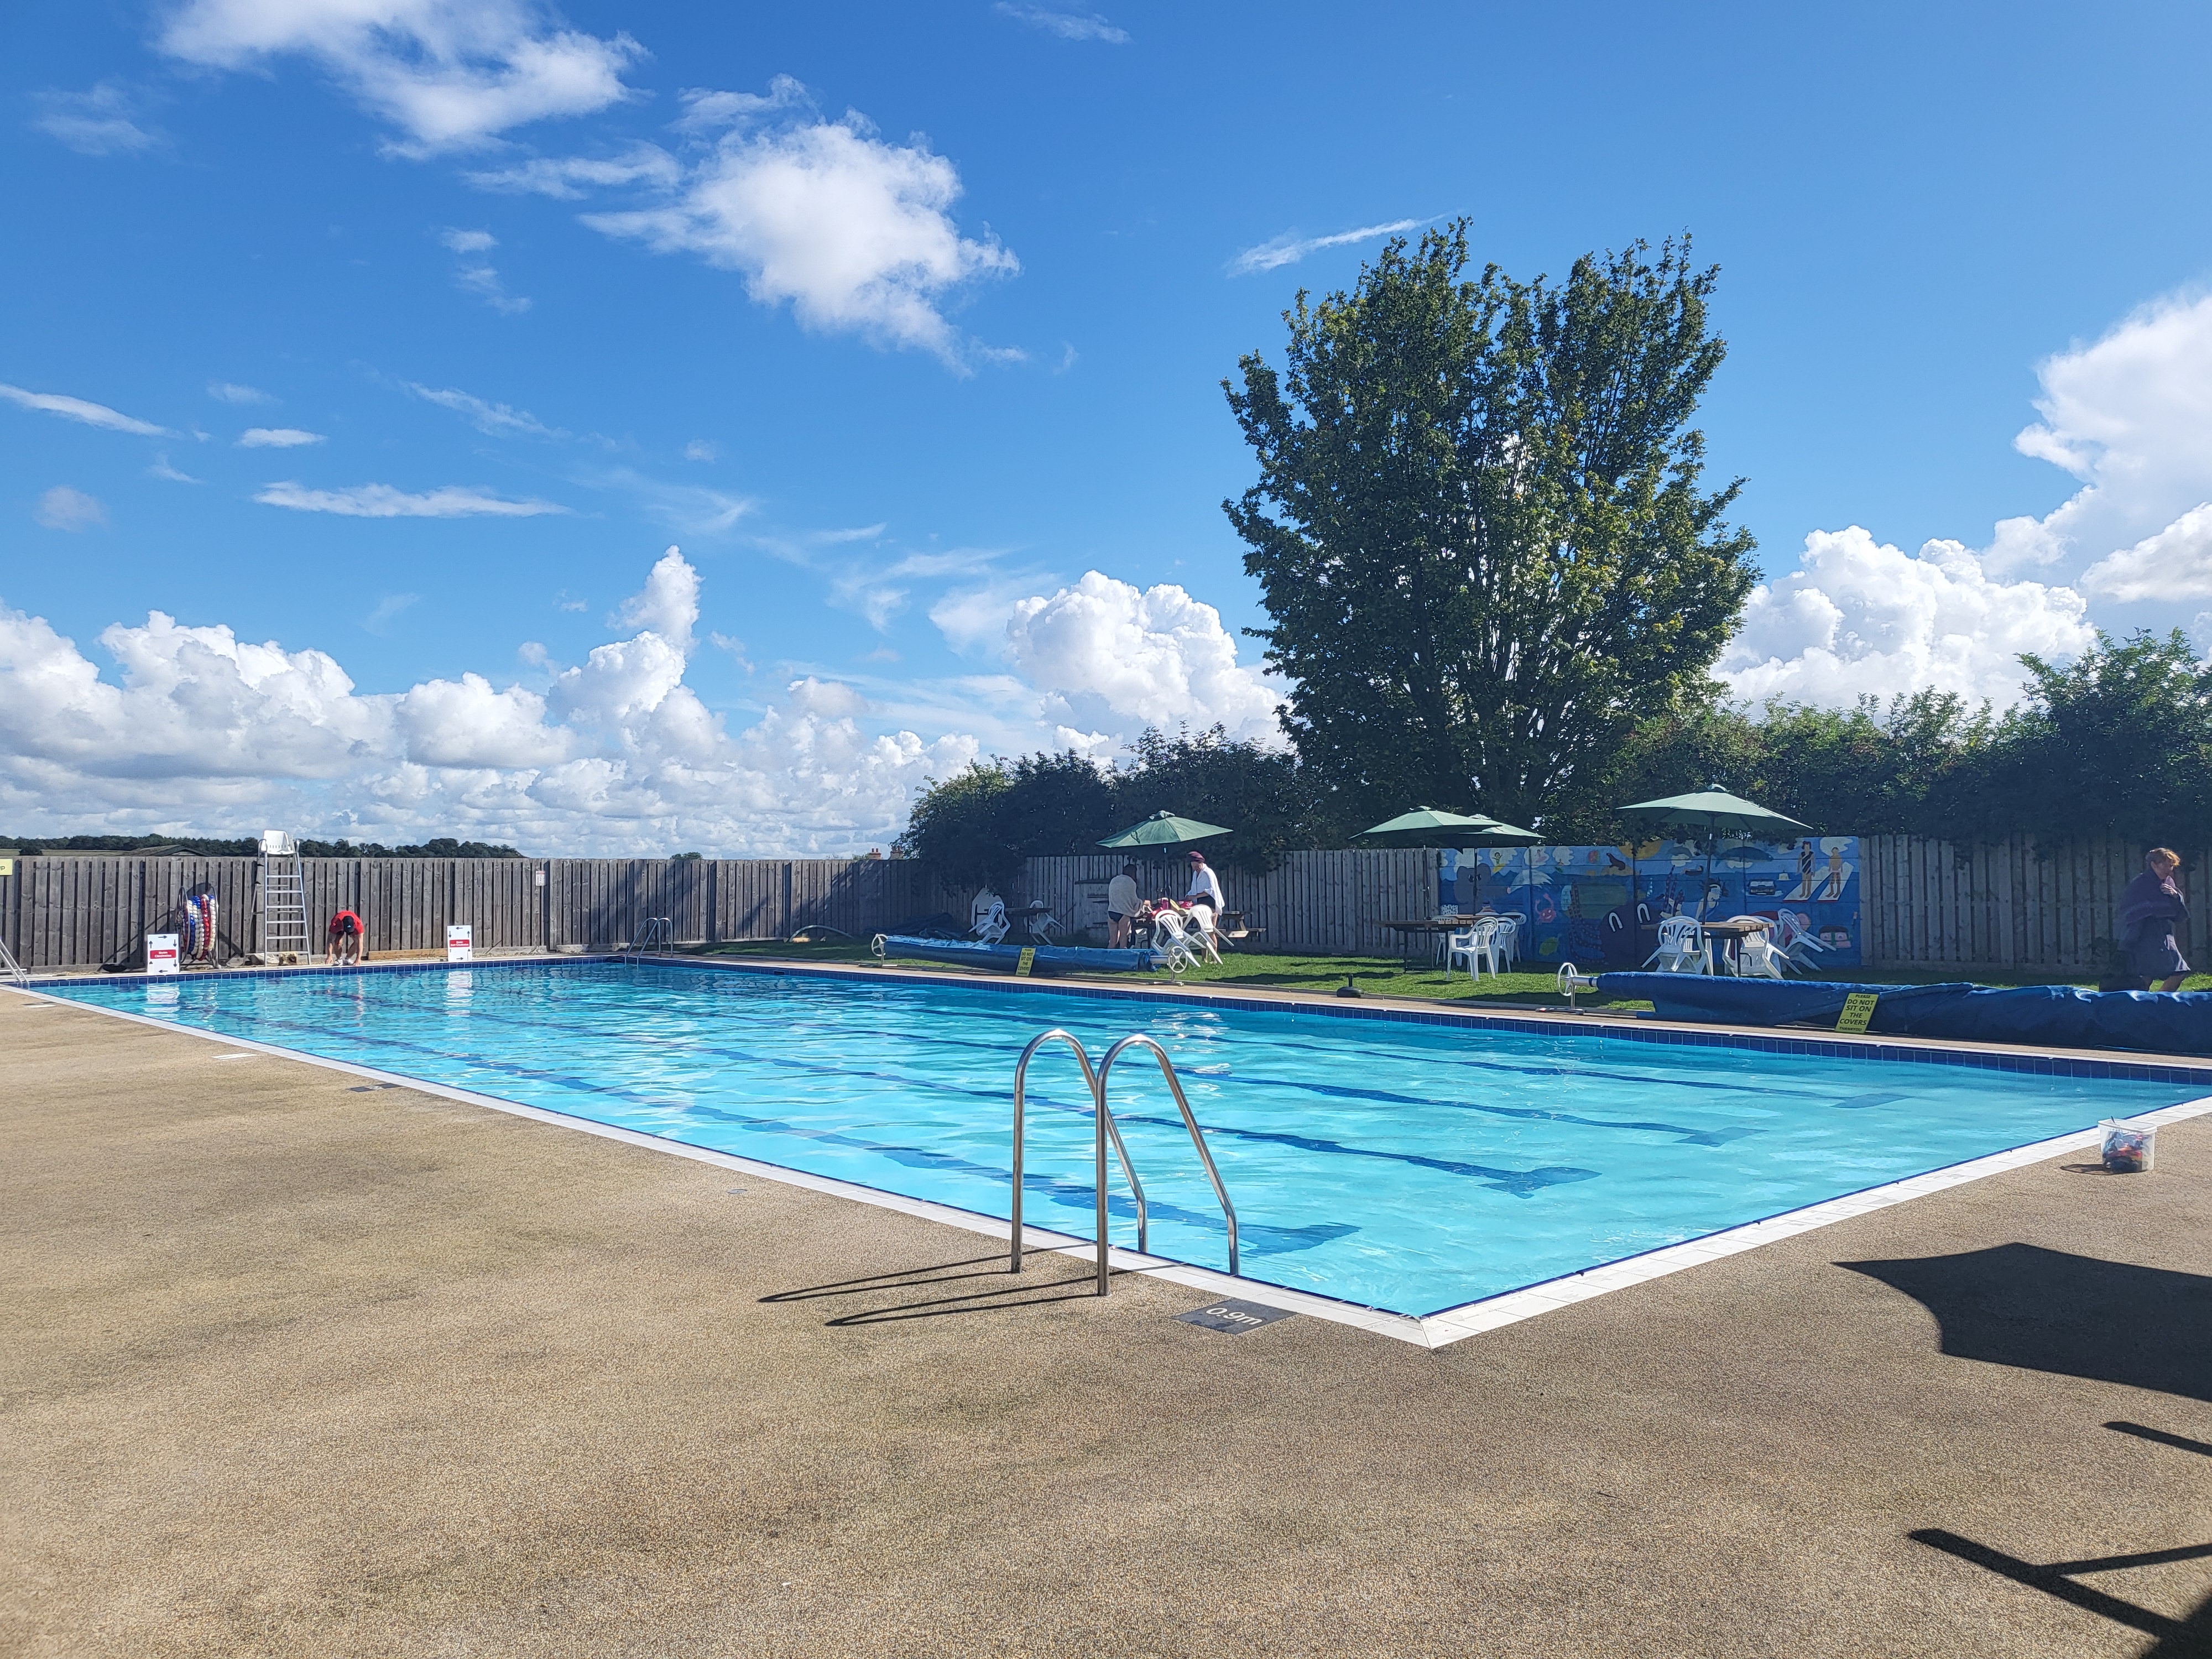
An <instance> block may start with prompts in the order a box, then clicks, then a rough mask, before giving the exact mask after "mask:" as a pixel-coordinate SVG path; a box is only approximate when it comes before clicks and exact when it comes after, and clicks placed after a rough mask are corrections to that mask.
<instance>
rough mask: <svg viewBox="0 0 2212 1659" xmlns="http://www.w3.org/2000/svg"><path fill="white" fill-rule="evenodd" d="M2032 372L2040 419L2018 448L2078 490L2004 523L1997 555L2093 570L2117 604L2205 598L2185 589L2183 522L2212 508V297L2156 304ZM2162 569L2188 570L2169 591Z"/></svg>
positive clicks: (2191, 542) (2008, 563)
mask: <svg viewBox="0 0 2212 1659" xmlns="http://www.w3.org/2000/svg"><path fill="white" fill-rule="evenodd" d="M2036 372H2037V378H2038V379H2039V381H2040V382H2041V386H2042V392H2041V395H2040V396H2039V397H2038V398H2036V400H2035V406H2036V409H2037V411H2038V412H2039V414H2041V416H2043V418H2042V420H2040V421H2039V422H2037V423H2036V424H2034V425H2033V426H2031V427H2029V428H2027V429H2026V430H2025V431H2023V432H2021V434H2020V435H2019V436H2018V437H2017V438H2015V440H2014V447H2015V448H2017V449H2018V450H2019V451H2020V452H2021V453H2022V454H2025V455H2032V456H2034V457H2036V458H2037V459H2039V460H2045V461H2049V462H2051V464H2052V465H2055V466H2059V467H2063V468H2064V469H2065V470H2066V471H2069V472H2070V473H2072V474H2073V475H2074V476H2075V477H2077V478H2079V479H2081V481H2082V487H2081V489H2079V490H2077V491H2076V492H2075V494H2074V495H2072V496H2070V497H2069V499H2068V500H2067V501H2065V502H2064V504H2063V505H2062V506H2060V507H2058V508H2057V510H2056V511H2055V512H2052V513H2048V514H2046V515H2045V516H2044V517H2042V518H2040V519H2036V518H2016V519H2008V520H2004V521H2003V522H2002V523H2001V524H1999V525H1998V526H1997V534H1996V541H1995V542H1994V543H1993V544H1992V546H1991V548H1990V555H1991V557H1992V558H1993V559H1995V560H1996V562H1997V563H1998V565H1999V566H2000V568H2005V569H2019V568H2030V567H2043V568H2051V569H2056V570H2058V571H2060V572H2061V573H2064V572H2069V571H2075V570H2078V569H2079V568H2081V565H2082V563H2083V562H2085V561H2094V562H2096V573H2097V574H2093V575H2089V576H2087V578H2086V579H2085V580H2086V583H2087V586H2088V587H2089V589H2090V591H2091V592H2099V593H2102V594H2106V595H2109V596H2111V597H2112V598H2114V599H2118V598H2121V597H2122V596H2123V595H2128V596H2132V597H2135V598H2146V599H2147V598H2159V597H2179V595H2180V594H2181V593H2183V592H2187V593H2195V592H2199V591H2201V590H2199V589H2197V588H2196V587H2194V586H2190V585H2189V584H2190V580H2191V579H2190V578H2189V577H2188V575H2187V568H2188V566H2189V563H2190V562H2191V559H2192V558H2193V557H2195V556H2196V555H2195V553H2194V552H2193V549H2194V548H2195V546H2196V545H2197V543H2196V540H2195V538H2193V537H2192V535H2191V533H2190V532H2187V531H2185V530H2183V529H2182V528H2181V524H2182V520H2185V519H2186V518H2188V517H2189V516H2190V515H2191V513H2195V512H2197V511H2199V510H2201V509H2203V508H2204V507H2206V506H2207V504H2208V503H2212V295H2193V296H2192V295H2168V296H2166V297H2165V298H2162V299H2160V300H2157V301H2153V302H2152V303H2151V304H2149V305H2147V306H2145V307H2142V308H2141V309H2140V310H2137V311H2136V312H2135V313H2132V314H2130V316H2128V317H2126V318H2124V319H2122V320H2121V321H2120V322H2119V323H2118V325H2116V326H2114V327H2113V328H2112V330H2110V331H2108V332H2106V334H2105V335H2104V337H2102V338H2100V339H2099V340H2097V341H2095V342H2093V343H2091V344H2089V345H2086V346H2078V347H2075V348H2074V349H2071V350H2068V351H2063V352H2060V353H2058V354H2057V356H2053V357H2051V358H2049V359H2048V360H2046V361H2045V362H2043V363H2041V364H2040V365H2039V366H2038V368H2037V371H2036ZM2168 532H2172V533H2171V534H2169V533H2168ZM2161 538H2163V539H2161ZM2116 558H2117V559H2118V561H2119V562H2118V563H2117V564H2113V563H2111V561H2112V560H2113V559H2116ZM2166 562H2174V563H2175V564H2176V567H2177V568H2178V569H2179V571H2180V572H2181V573H2182V574H2181V575H2180V577H2179V580H2180V582H2181V586H2179V587H2178V588H2175V589H2174V590H2173V592H2172V594H2168V593H2167V592H2166V588H2165V586H2163V580H2164V579H2163V577H2162V576H2161V574H2160V572H2161V570H2162V569H2163V568H2164V565H2165V563H2166Z"/></svg>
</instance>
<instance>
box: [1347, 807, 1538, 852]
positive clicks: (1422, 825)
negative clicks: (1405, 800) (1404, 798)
mask: <svg viewBox="0 0 2212 1659" xmlns="http://www.w3.org/2000/svg"><path fill="white" fill-rule="evenodd" d="M1359 833H1360V834H1361V835H1363V836H1405V837H1407V839H1408V840H1414V839H1415V838H1416V837H1418V838H1419V839H1418V840H1417V841H1415V844H1416V845H1418V846H1422V847H1522V846H1526V845H1528V844H1529V843H1531V842H1540V841H1541V840H1543V839H1544V838H1543V837H1542V836H1540V835H1538V834H1537V833H1536V832H1535V831H1534V829H1519V828H1517V827H1516V826H1515V825H1513V824H1510V823H1500V822H1499V821H1498V819H1496V818H1492V817H1484V816H1483V815H1482V814H1481V813H1480V812H1477V813H1475V814H1474V815H1473V816H1472V817H1469V816H1468V814H1466V813H1464V812H1445V811H1438V810H1437V808H1436V807H1433V806H1417V807H1415V808H1414V809H1413V811H1410V812H1401V813H1400V814H1398V816H1397V817H1395V818H1392V819H1390V820H1389V822H1388V823H1377V824H1374V825H1371V826H1370V827H1369V828H1367V829H1362V830H1361V831H1360V832H1359Z"/></svg>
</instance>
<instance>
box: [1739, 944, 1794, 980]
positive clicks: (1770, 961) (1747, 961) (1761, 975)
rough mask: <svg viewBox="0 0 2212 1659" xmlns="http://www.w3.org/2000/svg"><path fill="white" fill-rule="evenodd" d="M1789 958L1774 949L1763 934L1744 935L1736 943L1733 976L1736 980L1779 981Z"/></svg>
mask: <svg viewBox="0 0 2212 1659" xmlns="http://www.w3.org/2000/svg"><path fill="white" fill-rule="evenodd" d="M1788 961H1789V958H1788V957H1785V956H1784V955H1783V954H1782V952H1781V951H1778V950H1776V949H1775V948H1774V941H1773V940H1772V939H1770V938H1769V937H1768V936H1767V935H1766V934H1765V933H1746V934H1745V935H1744V936H1743V937H1742V938H1741V939H1738V940H1737V941H1736V947H1735V976H1736V977H1737V978H1738V979H1780V978H1781V977H1782V969H1783V966H1784V963H1787V962H1788Z"/></svg>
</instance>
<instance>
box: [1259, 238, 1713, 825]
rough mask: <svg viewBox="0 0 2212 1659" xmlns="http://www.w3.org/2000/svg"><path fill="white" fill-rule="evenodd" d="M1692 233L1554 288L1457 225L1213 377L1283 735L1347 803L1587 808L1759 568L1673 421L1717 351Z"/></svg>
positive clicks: (1701, 451)
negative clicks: (1229, 432)
mask: <svg viewBox="0 0 2212 1659" xmlns="http://www.w3.org/2000/svg"><path fill="white" fill-rule="evenodd" d="M1689 256H1690V249H1689V243H1688V241H1687V240H1686V239H1685V240H1683V241H1681V242H1680V243H1675V242H1672V241H1670V242H1668V244H1667V245H1666V246H1664V247H1662V249H1661V250H1660V251H1659V253H1658V255H1657V256H1656V258H1652V257H1651V255H1650V249H1649V248H1648V247H1647V246H1644V244H1641V243H1638V244H1637V245H1636V246H1632V247H1631V248H1630V249H1629V250H1628V251H1626V252H1623V253H1619V254H1615V255H1612V256H1609V257H1607V258H1598V257H1596V256H1595V255H1591V256H1589V257H1586V258H1582V259H1579V260H1577V262H1576V263H1575V265H1574V268H1573V270H1571V271H1570V272H1569V274H1568V276H1567V279H1566V281H1565V283H1560V284H1557V285H1553V284H1552V283H1547V281H1546V280H1545V279H1544V278H1542V277H1539V278H1537V279H1536V280H1535V281H1534V282H1529V283H1520V282H1516V281H1514V280H1513V279H1512V278H1510V277H1509V276H1505V275H1504V273H1503V272H1501V271H1500V270H1498V268H1497V267H1496V266H1495V265H1492V266H1490V267H1488V268H1486V270H1483V272H1482V273H1481V275H1480V276H1469V275H1468V246H1467V226H1466V222H1464V221H1462V222H1458V223H1455V224H1454V225H1452V226H1450V227H1449V228H1445V229H1443V230H1437V231H1431V232H1430V233H1428V234H1425V235H1424V236H1423V237H1422V238H1421V240H1420V243H1419V246H1418V247H1414V248H1411V249H1409V248H1408V247H1407V244H1406V243H1405V242H1404V241H1403V240H1397V241H1394V242H1392V243H1390V244H1389V246H1387V247H1386V248H1385V250H1384V251H1383V254H1382V257H1381V258H1378V259H1377V260H1376V262H1375V264H1373V265H1372V266H1370V267H1369V268H1368V269H1367V270H1364V272H1363V273H1362V275H1361V278H1360V282H1359V285H1358V289H1357V290H1356V291H1355V292H1353V293H1352V294H1350V295H1345V294H1336V295H1330V296H1329V297H1328V299H1326V300H1323V301H1321V302H1320V303H1319V304H1317V305H1314V304H1310V303H1309V301H1308V298H1307V295H1305V294H1304V292H1301V293H1300V294H1299V295H1298V297H1297V306H1296V307H1295V308H1294V309H1293V310H1291V311H1290V312H1287V313H1285V321H1286V322H1287V323H1288V324H1289V325H1290V342H1289V348H1288V351H1287V354H1286V355H1287V362H1286V364H1285V368H1284V369H1283V371H1282V372H1281V373H1278V372H1277V371H1276V370H1275V369H1274V368H1273V367H1271V366H1270V365H1269V364H1268V363H1267V362H1266V361H1265V359H1264V358H1263V357H1261V356H1260V354H1258V353H1256V352H1255V353H1253V354H1251V355H1249V356H1246V357H1244V358H1243V359H1242V360H1241V361H1240V364H1239V367H1240V368H1241V369H1242V372H1243V384H1242V386H1241V387H1240V386H1237V384H1235V383H1233V382H1231V381H1228V380H1225V381H1224V382H1223V383H1222V385H1223V388H1224V390H1225V391H1226V392H1227V393H1228V395H1229V402H1230V406H1231V409H1233V410H1235V412H1236V416H1237V422H1238V424H1239V425H1240V426H1241V427H1242V428H1243V432H1244V436H1245V439H1246V441H1248V442H1249V443H1250V445H1251V446H1252V448H1253V451H1254V453H1255V454H1256V456H1257V457H1258V459H1259V464H1260V479H1259V482H1258V483H1255V485H1254V486H1253V487H1252V488H1251V489H1249V490H1248V491H1246V492H1245V494H1244V496H1243V499H1242V500H1241V501H1234V502H1225V503H1223V506H1224V507H1225V510H1226V511H1227V513H1228V514H1229V517H1230V520H1231V523H1232V524H1234V525H1235V526H1236V527H1237V533H1238V534H1239V535H1240V536H1241V537H1243V540H1244V542H1245V544H1246V546H1247V549H1248V551H1247V552H1246V554H1245V559H1244V564H1245V568H1246V569H1247V570H1248V571H1249V572H1250V573H1251V574H1253V575H1254V576H1255V577H1257V578H1258V579H1259V580H1260V583H1261V592H1262V598H1263V600H1264V603H1265V604H1266V606H1267V613H1268V616H1269V618H1270V620H1271V625H1270V626H1269V627H1267V628H1265V629H1255V630H1253V632H1254V634H1255V636H1256V637H1257V638H1259V639H1261V640H1262V641H1265V642H1266V645H1267V656H1268V659H1269V661H1270V662H1271V663H1272V664H1273V665H1274V666H1275V667H1276V668H1277V669H1278V670H1279V671H1280V672H1282V673H1283V674H1284V675H1285V677H1286V678H1289V679H1290V680H1291V681H1292V682H1293V683H1294V684H1295V686H1296V690H1295V691H1294V692H1293V693H1292V696H1291V704H1290V708H1289V709H1288V711H1287V712H1286V714H1285V727H1286V729H1287V731H1288V732H1289V734H1290V736H1291V740H1292V741H1293V742H1294V743H1295V744H1297V749H1298V752H1299V756H1300V757H1301V759H1302V760H1304V762H1305V763H1308V764H1309V765H1310V766H1311V767H1312V768H1313V769H1314V770H1315V772H1316V774H1317V775H1319V777H1320V778H1321V779H1322V780H1324V781H1326V784H1327V786H1328V787H1331V788H1334V789H1335V790H1337V791H1340V792H1341V793H1343V794H1344V795H1346V797H1348V798H1350V799H1352V800H1354V801H1357V802H1358V803H1359V804H1360V805H1361V806H1362V807H1363V808H1364V810H1371V811H1376V812H1384V811H1397V810H1400V809H1402V808H1404V807H1407V806H1412V805H1420V804H1426V805H1435V806H1466V805H1479V806H1480V807H1481V808H1482V809H1483V810H1486V811H1491V812H1493V813H1495V814H1496V815H1497V816H1498V817H1504V818H1507V819H1510V820H1511V821H1514V822H1516V823H1527V822H1528V821H1529V820H1530V819H1532V818H1539V817H1544V816H1546V815H1547V813H1559V812H1565V811H1569V810H1571V809H1572V808H1575V807H1577V806H1580V807H1583V809H1584V810H1587V798H1588V797H1589V794H1590V793H1592V792H1593V791H1594V790H1595V788H1596V787H1598V786H1599V784H1600V783H1601V778H1602V773H1603V771H1604V769H1605V768H1606V765H1607V763H1608V762H1609V760H1610V759H1611V757H1612V756H1613V751H1614V749H1615V746H1616V745H1617V744H1619V743H1620V739H1621V738H1622V737H1623V736H1624V734H1625V733H1626V732H1627V731H1628V730H1629V729H1630V728H1631V727H1632V726H1633V725H1634V724H1635V722H1636V721H1637V720H1638V719H1639V718H1641V717H1643V716H1645V715H1649V714H1656V713H1659V712H1660V711H1662V710H1665V709H1668V708H1675V707H1678V706H1679V705H1680V699H1681V698H1682V697H1683V696H1685V695H1687V694H1694V693H1696V692H1699V691H1702V690H1704V688H1705V685H1706V679H1705V673H1706V670H1707V669H1708V668H1710V667H1711V665H1712V662H1713V660H1714V659H1715V658H1716V657H1717V655H1718V654H1719V652H1720V649H1721V647H1722V645H1723V643H1724V642H1725V641H1726V640H1727V638H1728V636H1729V634H1730V632H1731V631H1733V629H1734V628H1735V623H1736V618H1737V617H1738V614H1739V612H1740V611H1741V607H1742V605H1743V601H1744V599H1745V596H1746V595H1747V593H1748V592H1749V591H1750V587H1751V584H1752V580H1753V572H1752V568H1751V565H1750V562H1749V556H1750V553H1751V550H1752V547H1753V543H1752V539H1751V538H1750V537H1749V536H1748V535H1747V534H1746V533H1744V532H1741V530H1736V529H1732V528H1730V527H1729V526H1728V525H1727V524H1725V523H1724V522H1723V513H1725V512H1726V511H1727V509H1728V507H1729V503H1730V502H1731V501H1734V500H1735V495H1736V492H1737V490H1738V489H1739V488H1740V487H1741V480H1738V481H1737V482H1736V483H1730V484H1729V485H1727V486H1725V487H1724V488H1723V489H1717V490H1707V489H1704V488H1703V487H1702V484H1701V477H1702V473H1703V470H1704V456H1705V440H1704V436H1703V435H1702V434H1701V433H1699V431H1698V430H1696V429H1695V428H1693V427H1692V426H1691V424H1690V422H1691V419H1692V416H1693V414H1694V413H1695V411H1696V409H1697V405H1698V400H1699V397H1700V396H1701V395H1702V394H1703V393H1704V392H1705V387H1706V385H1707V383H1708V382H1709V381H1710V380H1711V378H1712V375H1713V371H1714V370H1715V369H1716V368H1717V367H1718V366H1719V364H1720V361H1721V358H1722V356H1723V353H1724V351H1725V349H1726V348H1725V347H1724V345H1723V343H1722V342H1721V341H1720V340H1719V339H1718V338H1717V337H1714V336H1713V335H1711V333H1710V332H1709V331H1708V329H1707V323H1706V314H1705V307H1706V300H1707V297H1708V296H1709V295H1711V291H1712V288H1713V283H1714V279H1715V272H1714V271H1713V270H1696V269H1694V268H1693V267H1692V265H1691V264H1690V257H1689Z"/></svg>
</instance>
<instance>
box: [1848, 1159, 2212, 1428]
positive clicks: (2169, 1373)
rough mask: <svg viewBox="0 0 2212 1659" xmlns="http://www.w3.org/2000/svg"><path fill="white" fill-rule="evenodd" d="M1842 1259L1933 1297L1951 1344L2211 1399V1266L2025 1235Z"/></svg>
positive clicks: (1909, 1291)
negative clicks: (2125, 1257)
mask: <svg viewBox="0 0 2212 1659" xmlns="http://www.w3.org/2000/svg"><path fill="white" fill-rule="evenodd" d="M2129 1178H2130V1179H2135V1180H2140V1179H2143V1178H2144V1177H2142V1176H2130V1177H2129ZM1836 1265H1837V1266H1838V1267H1848V1268H1850V1270H1851V1271H1852V1272H1853V1273H1864V1274H1866V1275H1867V1276H1868V1277H1869V1278H1870V1279H1880V1280H1881V1282H1882V1283H1883V1284H1885V1285H1888V1286H1889V1287H1890V1288H1891V1289H1892V1290H1896V1291H1903V1292H1904V1293H1905V1295H1907V1296H1909V1297H1912V1299H1913V1300H1914V1301H1916V1302H1917V1303H1919V1304H1921V1305H1922V1306H1923V1307H1924V1308H1926V1309H1927V1310H1928V1311H1929V1313H1931V1314H1933V1315H1934V1316H1936V1323H1937V1325H1938V1326H1940V1327H1941V1328H1942V1334H1943V1352H1945V1353H1947V1354H1954V1355H1956V1356H1957V1357H1958V1358H1961V1359H1981V1360H1986V1361H1988V1362H1989V1363H1990V1364H1993V1365H2019V1366H2022V1367H2025V1368H2026V1369H2027V1370H2038V1371H2055V1372H2057V1373H2058V1374H2060V1375H2062V1376H2084V1377H2089V1378H2092V1379H2093V1380H2095V1381H2098V1382H2103V1383H2124V1384H2125V1385H2126V1386H2128V1387H2129V1388H2131V1389H2158V1390H2160V1392H2162V1393H2166V1394H2175V1395H2185V1396H2186V1397H2187V1398H2189V1399H2191V1400H2204V1401H2212V1277H2208V1276H2207V1275H2205V1274H2203V1273H2175V1272H2172V1271H2171V1270H2170V1269H2167V1268H2164V1267H2141V1266H2138V1265H2137V1264H2136V1263H2135V1262H2132V1261H2100V1260H2099V1259H2098V1258H2096V1257H2094V1256H2086V1255H2069V1254H2068V1253H2067V1252H2065V1251H2063V1250H2048V1249H2043V1248H2041V1247H2040V1246H2038V1245H2034V1244H2019V1243H2015V1244H1999V1245H1996V1246H1995V1247H1994V1248H1992V1249H1984V1250H1972V1251H1968V1252H1966V1253H1965V1254H1963V1255H1941V1256H1924V1257H1921V1258H1918V1259H1917V1260H1911V1261H1838V1263H1837V1264H1836Z"/></svg>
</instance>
